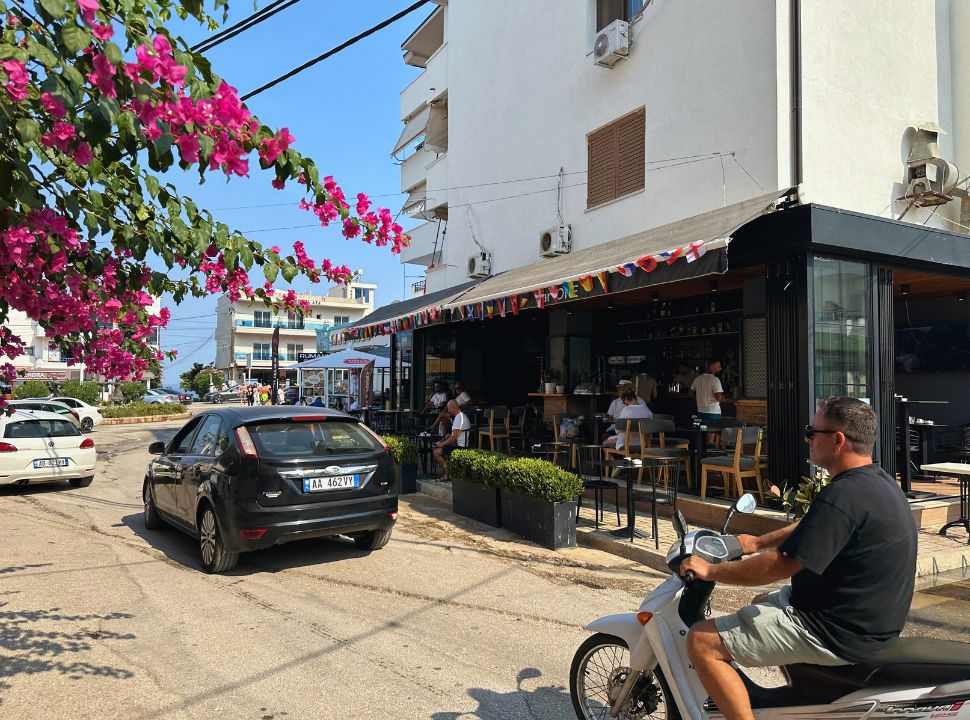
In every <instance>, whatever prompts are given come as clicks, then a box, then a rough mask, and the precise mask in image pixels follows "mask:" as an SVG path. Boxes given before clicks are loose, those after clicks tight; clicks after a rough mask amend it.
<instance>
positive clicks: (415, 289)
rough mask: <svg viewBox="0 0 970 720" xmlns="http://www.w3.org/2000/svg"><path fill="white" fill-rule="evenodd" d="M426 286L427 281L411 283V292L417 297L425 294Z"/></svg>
mask: <svg viewBox="0 0 970 720" xmlns="http://www.w3.org/2000/svg"><path fill="white" fill-rule="evenodd" d="M426 284H427V281H426V280H418V281H417V282H413V283H411V292H412V293H414V294H415V295H418V294H422V293H424V288H425V285H426Z"/></svg>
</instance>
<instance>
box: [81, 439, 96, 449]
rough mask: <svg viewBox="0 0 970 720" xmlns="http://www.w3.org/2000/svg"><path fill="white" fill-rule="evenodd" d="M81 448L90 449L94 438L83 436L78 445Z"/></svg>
mask: <svg viewBox="0 0 970 720" xmlns="http://www.w3.org/2000/svg"><path fill="white" fill-rule="evenodd" d="M79 447H80V449H81V450H90V449H91V448H93V447H94V440H92V439H91V438H84V439H83V440H82V441H81V445H80V446H79Z"/></svg>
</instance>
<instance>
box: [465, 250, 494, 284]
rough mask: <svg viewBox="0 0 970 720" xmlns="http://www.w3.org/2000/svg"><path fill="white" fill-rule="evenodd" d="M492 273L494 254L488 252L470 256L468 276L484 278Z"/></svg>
mask: <svg viewBox="0 0 970 720" xmlns="http://www.w3.org/2000/svg"><path fill="white" fill-rule="evenodd" d="M491 274H492V255H491V254H490V253H487V252H484V251H483V252H480V253H476V254H475V255H469V256H468V277H470V278H483V277H488V276H489V275H491Z"/></svg>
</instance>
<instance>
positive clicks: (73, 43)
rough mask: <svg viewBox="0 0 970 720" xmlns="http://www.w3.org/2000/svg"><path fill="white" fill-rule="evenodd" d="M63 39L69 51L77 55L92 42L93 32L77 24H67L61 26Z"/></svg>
mask: <svg viewBox="0 0 970 720" xmlns="http://www.w3.org/2000/svg"><path fill="white" fill-rule="evenodd" d="M61 40H63V41H64V47H65V48H67V51H68V52H69V53H71V54H72V55H77V54H78V53H79V52H81V51H82V50H83V49H84V48H86V47H87V46H88V45H90V44H91V33H89V32H88V31H87V30H85V29H84V28H80V27H78V26H77V25H65V26H64V27H62V28H61Z"/></svg>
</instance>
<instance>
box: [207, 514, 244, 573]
mask: <svg viewBox="0 0 970 720" xmlns="http://www.w3.org/2000/svg"><path fill="white" fill-rule="evenodd" d="M199 551H200V553H201V555H202V569H203V570H205V571H206V572H207V573H221V572H225V571H226V570H229V569H231V568H233V567H235V565H236V562H237V561H238V560H239V553H234V552H230V551H229V550H227V549H226V546H225V544H224V543H223V541H222V534H221V533H220V532H219V523H218V522H217V521H216V515H215V513H214V512H213V511H212V508H211V507H206V508H205V510H203V511H202V517H201V519H200V521H199Z"/></svg>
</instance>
